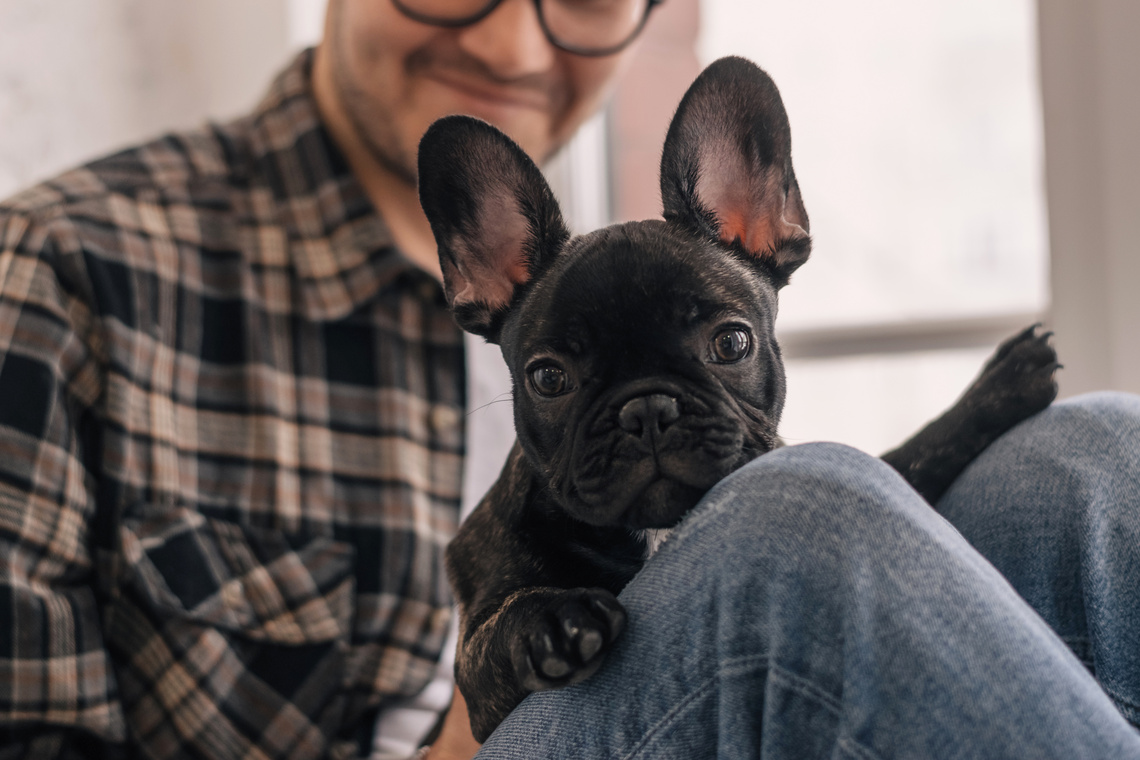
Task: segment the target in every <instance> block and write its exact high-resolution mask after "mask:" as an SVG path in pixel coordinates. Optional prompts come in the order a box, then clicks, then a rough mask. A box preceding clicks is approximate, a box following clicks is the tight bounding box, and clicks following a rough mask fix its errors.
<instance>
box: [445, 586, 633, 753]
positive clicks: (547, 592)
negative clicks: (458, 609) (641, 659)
mask: <svg viewBox="0 0 1140 760" xmlns="http://www.w3.org/2000/svg"><path fill="white" fill-rule="evenodd" d="M464 617H465V618H466V617H468V616H467V615H466V614H464ZM464 622H466V621H464ZM625 622H626V613H625V610H624V609H623V608H622V606H621V604H620V603H619V602H618V600H617V599H616V598H615V597H614V595H613V594H611V593H610V592H609V591H606V590H605V589H600V588H577V589H559V588H551V587H531V588H524V589H519V590H518V591H516V592H515V593H514V594H512V595H511V596H509V597H508V598H507V599H505V600H504V601H503V604H502V605H501V606H500V607H499V608H498V610H496V611H495V612H494V613H493V614H492V615H491V616H490V617H489V618H487V619H486V620H485V621H484V622H483V623H482V624H481V625H478V626H475V627H474V628H472V627H470V626H468V625H464V626H463V630H464V631H465V634H466V635H465V636H464V639H463V641H462V642H461V644H460V647H459V652H458V656H457V657H456V670H455V674H456V680H457V682H458V684H459V688H460V691H462V692H463V693H464V697H465V698H466V699H467V702H468V711H469V713H470V716H471V730H472V733H473V734H474V735H475V738H476V739H477V740H478V741H480V742H482V741H485V740H486V738H487V736H489V735H490V734H491V732H492V731H493V730H494V729H495V727H496V726H498V725H499V723H501V722H502V720H503V719H504V718H505V717H506V716H507V714H508V713H510V711H511V710H513V709H514V708H515V707H516V706H517V705H518V703H519V702H521V701H522V700H523V698H524V697H525V696H526V695H527V694H529V693H530V692H532V691H539V690H542V689H552V688H558V687H562V686H567V685H569V684H572V683H578V682H579V681H582V680H584V679H586V678H588V677H589V676H591V675H592V674H593V673H594V671H596V670H597V669H598V667H599V666H600V665H601V663H602V660H603V659H604V658H605V653H606V651H607V650H608V649H609V648H610V645H612V644H613V642H614V640H615V639H616V638H617V636H618V635H619V634H620V633H621V631H622V630H623V629H624V628H625Z"/></svg>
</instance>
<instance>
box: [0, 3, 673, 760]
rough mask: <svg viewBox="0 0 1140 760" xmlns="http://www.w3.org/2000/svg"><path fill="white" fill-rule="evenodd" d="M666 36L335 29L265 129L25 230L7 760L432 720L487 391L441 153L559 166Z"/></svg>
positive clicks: (3, 709)
mask: <svg viewBox="0 0 1140 760" xmlns="http://www.w3.org/2000/svg"><path fill="white" fill-rule="evenodd" d="M652 5H653V3H650V2H647V0H619V1H618V2H613V3H610V4H608V6H607V8H604V9H601V12H599V9H598V8H588V7H585V6H583V5H581V4H578V3H574V2H566V1H565V0H547V1H546V2H544V3H541V4H539V3H534V2H532V0H505V1H504V2H498V3H491V2H488V3H477V2H476V3H471V2H468V3H440V2H427V1H424V0H398V1H397V0H332V1H331V2H330V3H329V8H328V16H327V28H326V34H325V38H324V40H323V42H322V43H321V45H320V46H319V47H318V48H317V50H316V52H315V53H313V54H309V53H306V54H304V55H302V56H300V57H299V58H298V59H297V60H296V61H295V62H294V63H293V64H292V65H291V66H290V67H289V68H288V69H286V70H285V72H284V73H283V74H282V75H281V76H280V78H279V79H278V80H277V81H276V83H275V84H274V85H273V87H272V89H271V91H270V93H269V95H268V97H267V98H266V99H265V101H264V102H263V103H262V104H261V105H260V106H259V108H258V109H257V110H256V111H255V112H254V113H253V114H252V115H251V116H250V117H249V118H247V119H243V120H240V121H238V122H235V123H233V124H230V125H226V126H223V127H218V128H212V129H204V130H200V131H196V132H190V133H186V134H181V135H174V136H169V137H166V138H163V139H161V140H158V141H156V142H154V143H151V144H149V145H145V146H142V147H139V148H137V149H135V150H131V151H126V152H124V153H121V154H119V155H116V156H112V157H109V158H106V159H103V160H101V161H97V162H95V163H93V164H91V165H89V166H87V167H83V168H81V169H78V170H76V171H74V172H70V173H68V174H66V175H64V176H62V177H60V178H58V179H56V180H53V181H50V182H47V183H45V184H43V185H40V186H39V187H35V188H32V189H31V190H28V191H26V192H25V193H22V194H21V195H19V196H17V197H16V198H14V199H12V200H10V201H9V202H7V203H6V204H5V205H4V206H2V207H0V311H2V312H3V317H2V318H0V323H2V327H0V449H2V450H3V452H4V453H3V455H2V456H0V557H2V559H0V611H2V612H0V616H2V617H0V620H2V621H3V625H0V721H2V723H3V727H4V729H3V730H4V731H6V733H5V734H4V735H3V737H4V742H3V744H4V748H5V756H8V752H11V753H13V754H14V755H15V756H28V757H53V756H63V757H80V756H106V755H115V754H125V755H127V756H133V755H134V754H136V753H139V752H141V753H143V754H147V755H150V756H157V757H181V756H195V757H203V756H204V757H218V758H224V757H247V756H251V755H254V756H264V757H298V758H299V757H320V756H325V755H326V754H327V755H330V756H336V757H346V756H353V755H360V754H367V753H368V752H369V750H370V747H371V745H372V739H373V733H374V731H373V729H374V726H375V725H376V722H377V717H378V716H380V725H381V726H382V727H386V726H389V725H391V723H392V722H391V721H388V722H387V723H385V716H389V715H391V714H392V712H393V711H392V709H391V708H400V709H403V708H406V707H407V703H408V701H409V700H414V698H415V697H416V695H417V694H420V693H421V691H422V690H423V689H424V687H425V685H426V684H428V683H429V682H430V681H431V680H432V678H433V676H434V674H435V667H436V662H437V660H438V658H439V656H440V653H441V651H442V650H443V649H444V642H445V635H446V633H447V630H448V620H449V618H450V614H451V613H450V594H449V592H448V589H447V583H446V579H445V578H444V574H443V570H442V551H443V547H444V546H445V545H446V542H447V540H448V539H449V537H450V536H451V535H452V534H453V533H454V530H455V527H456V523H457V519H458V502H459V496H460V476H461V466H462V457H463V453H464V422H465V419H464V413H463V412H464V405H465V394H466V390H465V377H464V348H463V341H462V338H461V336H460V332H459V330H458V328H457V327H455V325H454V323H453V322H452V320H451V317H450V315H449V314H448V312H447V310H446V307H445V305H444V303H443V300H442V293H441V290H440V287H439V284H438V278H439V272H438V263H437V258H436V253H435V244H434V242H433V240H432V237H431V232H430V229H429V227H428V224H427V222H426V220H425V218H424V217H423V214H422V211H421V210H420V208H419V203H418V199H417V194H416V185H415V171H414V166H415V156H416V147H417V143H418V141H419V138H420V135H421V134H422V133H423V131H424V130H425V129H426V128H427V126H428V125H429V124H430V123H431V122H432V121H434V120H435V119H437V118H439V117H442V116H445V115H447V114H451V113H469V114H473V115H476V116H480V117H483V118H485V119H487V120H489V121H492V122H494V123H496V124H498V125H499V126H501V127H502V128H503V129H505V130H506V131H507V132H509V133H510V134H511V135H512V136H514V137H515V139H516V140H517V141H518V142H519V143H520V144H521V145H523V146H524V148H525V149H526V150H527V151H529V152H530V153H531V155H533V156H535V157H536V158H538V159H542V158H545V157H547V156H549V155H550V154H552V153H553V152H554V151H555V150H556V149H557V148H558V147H559V146H560V145H561V144H563V143H564V142H565V141H566V140H567V139H568V138H569V137H570V136H571V135H572V134H573V132H574V131H575V129H576V128H577V127H578V125H579V124H580V123H581V122H582V121H583V120H584V119H585V118H587V117H588V116H589V115H590V114H591V113H592V112H593V111H595V110H596V108H597V107H598V105H599V104H600V103H601V101H602V100H603V98H604V97H605V95H606V93H607V91H608V88H609V87H610V85H611V84H612V83H613V81H614V78H615V77H616V76H617V74H618V73H619V71H620V70H621V68H622V67H623V65H624V64H625V63H626V62H627V61H628V60H629V57H630V54H631V50H632V48H631V47H629V43H630V42H632V41H633V39H634V38H635V37H636V36H637V34H638V32H639V31H640V29H641V27H642V25H643V23H644V22H645V20H646V19H647V17H648V16H649V14H650V10H651V8H652ZM540 9H541V10H542V11H543V13H542V15H541V17H540V15H539V14H540ZM433 14H434V15H433ZM571 50H572V51H574V52H571ZM445 705H446V700H445V701H444V705H443V706H445ZM438 706H439V705H437V707H438ZM462 715H463V713H462V705H461V704H459V705H458V706H457V709H455V710H453V711H452V716H453V717H452V721H451V723H450V724H449V730H447V731H445V732H444V735H443V739H441V742H440V744H439V745H437V750H438V751H437V752H436V753H434V754H435V755H436V756H441V757H442V756H445V751H446V750H447V749H448V747H451V748H453V749H455V750H456V752H457V753H460V754H466V755H468V756H469V755H470V754H471V752H472V751H473V747H472V746H471V740H470V737H469V734H467V733H466V731H467V729H466V725H465V722H464V721H463V720H462ZM397 723H398V721H397ZM429 726H430V724H429ZM452 729H454V730H452ZM377 733H382V732H377ZM452 737H455V741H452V742H451V743H450V744H449V740H450V739H451V738H452ZM420 738H422V736H420V737H416V739H417V740H418V739H420ZM465 741H466V743H465ZM445 745H446V746H445ZM414 746H415V745H412V747H411V748H412V749H414Z"/></svg>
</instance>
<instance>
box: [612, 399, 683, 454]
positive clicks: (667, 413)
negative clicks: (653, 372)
mask: <svg viewBox="0 0 1140 760" xmlns="http://www.w3.org/2000/svg"><path fill="white" fill-rule="evenodd" d="M680 417H681V410H680V408H679V407H678V405H677V399H675V398H673V397H672V396H667V395H665V394H664V393H650V394H648V395H646V396H636V397H634V398H631V399H630V400H629V401H627V402H625V405H624V406H622V408H621V411H620V412H618V424H619V425H621V428H622V430H624V431H626V432H627V433H629V434H630V435H632V436H634V437H636V438H640V439H641V441H642V442H643V443H645V444H646V445H652V443H653V442H654V441H655V440H657V439H658V438H660V436H661V434H662V433H664V432H665V431H666V430H667V429H668V428H669V426H670V425H672V424H673V423H674V422H676V421H677V420H678V419H680Z"/></svg>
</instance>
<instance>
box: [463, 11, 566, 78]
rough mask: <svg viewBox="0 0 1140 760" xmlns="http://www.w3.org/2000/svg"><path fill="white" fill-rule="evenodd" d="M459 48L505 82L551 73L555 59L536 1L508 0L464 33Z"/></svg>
mask: <svg viewBox="0 0 1140 760" xmlns="http://www.w3.org/2000/svg"><path fill="white" fill-rule="evenodd" d="M459 44H460V46H461V47H462V48H463V49H464V51H466V52H467V53H468V54H470V55H472V56H474V57H476V58H478V59H479V60H480V61H482V62H483V63H484V64H485V65H486V66H487V68H488V70H489V71H490V72H491V73H492V74H494V75H495V76H496V77H499V78H500V79H504V80H510V79H518V78H520V77H525V76H527V75H530V74H539V73H542V72H545V71H549V70H550V68H551V67H552V66H553V65H554V57H555V55H556V52H555V49H554V46H553V45H551V44H550V41H549V40H548V39H546V35H545V34H544V33H543V31H542V26H541V25H540V23H539V20H538V8H537V6H536V5H535V3H534V0H506V2H504V3H503V4H502V5H500V6H499V7H498V8H496V9H495V10H494V11H492V12H491V15H489V16H487V18H485V19H483V20H482V21H480V22H479V23H477V24H472V25H471V26H469V27H467V28H465V29H463V30H461V31H460V34H459Z"/></svg>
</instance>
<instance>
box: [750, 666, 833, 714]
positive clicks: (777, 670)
mask: <svg viewBox="0 0 1140 760" xmlns="http://www.w3.org/2000/svg"><path fill="white" fill-rule="evenodd" d="M768 671H769V672H770V673H772V675H774V676H778V678H779V680H781V681H783V683H784V685H785V686H786V687H788V688H789V689H791V690H792V691H794V692H796V693H797V694H800V695H801V696H804V697H810V698H811V699H814V700H815V701H817V702H819V703H820V705H821V706H823V707H826V708H828V709H829V710H830V711H831V712H833V713H834V714H836V715H839V714H841V713H842V707H841V705H840V703H839V700H837V699H836V698H835V697H833V696H831V694H829V693H828V692H827V691H825V690H824V689H821V688H820V687H819V686H816V685H815V683H813V682H812V681H810V680H809V679H807V678H804V677H803V676H800V675H796V674H795V673H793V672H792V671H790V670H786V669H785V668H782V667H780V666H779V665H776V664H775V663H770V664H769V665H768Z"/></svg>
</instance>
